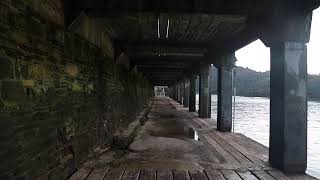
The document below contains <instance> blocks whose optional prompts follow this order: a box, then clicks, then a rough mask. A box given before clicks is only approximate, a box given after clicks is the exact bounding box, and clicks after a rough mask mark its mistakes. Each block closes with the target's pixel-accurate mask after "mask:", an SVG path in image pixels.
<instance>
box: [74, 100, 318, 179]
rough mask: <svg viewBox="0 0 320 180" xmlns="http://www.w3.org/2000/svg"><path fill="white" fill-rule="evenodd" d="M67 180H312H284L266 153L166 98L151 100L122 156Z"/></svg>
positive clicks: (96, 161)
mask: <svg viewBox="0 0 320 180" xmlns="http://www.w3.org/2000/svg"><path fill="white" fill-rule="evenodd" d="M70 179H77V180H78V179H99V180H100V179H110V180H111V179H112V180H116V179H119V180H120V179H122V180H123V179H148V180H152V179H154V180H156V179H157V180H160V179H175V180H177V179H187V180H189V179H192V180H207V179H210V180H212V179H245V180H246V179H250V180H251V179H252V180H254V179H263V180H269V179H270V180H271V179H301V180H303V179H313V178H311V177H309V176H305V175H290V176H286V175H285V174H283V173H282V172H281V171H279V170H277V169H275V168H272V167H271V166H270V165H269V163H268V148H267V147H265V146H263V145H261V144H259V143H257V142H255V141H253V140H252V139H250V138H247V137H245V136H244V135H242V134H238V133H222V132H218V131H217V130H216V122H215V121H214V120H213V119H200V118H198V117H197V115H196V114H195V113H190V112H189V111H187V109H186V108H184V107H183V106H181V105H179V104H177V103H176V102H175V101H173V100H171V99H170V98H167V97H157V98H154V100H153V103H152V108H151V111H150V113H149V115H148V121H147V122H146V123H145V125H144V126H142V128H141V129H140V130H139V131H138V133H137V136H136V138H135V140H134V141H133V142H132V143H131V144H130V145H129V148H128V149H125V150H121V151H120V150H109V151H106V152H104V153H102V154H100V155H99V156H97V157H94V158H91V159H90V160H88V161H87V162H86V163H85V165H84V166H83V167H82V168H81V169H80V170H79V171H77V172H76V173H75V174H73V176H72V177H71V178H70Z"/></svg>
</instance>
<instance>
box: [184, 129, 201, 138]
mask: <svg viewBox="0 0 320 180" xmlns="http://www.w3.org/2000/svg"><path fill="white" fill-rule="evenodd" d="M186 129H187V130H186V131H187V137H188V138H191V139H193V140H196V141H200V139H199V136H198V132H197V131H195V130H194V129H193V128H191V127H186Z"/></svg>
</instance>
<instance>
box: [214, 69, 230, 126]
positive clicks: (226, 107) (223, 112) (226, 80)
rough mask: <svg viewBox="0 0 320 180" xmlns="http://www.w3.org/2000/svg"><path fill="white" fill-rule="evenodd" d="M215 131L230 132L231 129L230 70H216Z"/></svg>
mask: <svg viewBox="0 0 320 180" xmlns="http://www.w3.org/2000/svg"><path fill="white" fill-rule="evenodd" d="M217 129H218V130H219V131H222V132H231V129H232V68H231V67H225V66H221V67H219V68H218V118H217Z"/></svg>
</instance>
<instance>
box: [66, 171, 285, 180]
mask: <svg viewBox="0 0 320 180" xmlns="http://www.w3.org/2000/svg"><path fill="white" fill-rule="evenodd" d="M229 179H230V180H277V179H280V180H286V179H288V178H287V177H286V176H285V175H284V174H283V173H282V172H280V171H262V170H259V171H238V170H227V169H222V170H163V169H161V170H154V169H117V168H114V169H109V168H101V169H94V170H89V169H80V170H79V171H77V172H76V173H75V174H74V175H73V176H72V177H71V178H70V180H229Z"/></svg>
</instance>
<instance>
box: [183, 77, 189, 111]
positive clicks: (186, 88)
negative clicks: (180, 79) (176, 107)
mask: <svg viewBox="0 0 320 180" xmlns="http://www.w3.org/2000/svg"><path fill="white" fill-rule="evenodd" d="M183 106H184V107H189V82H188V80H187V79H186V80H185V83H184V101H183Z"/></svg>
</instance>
